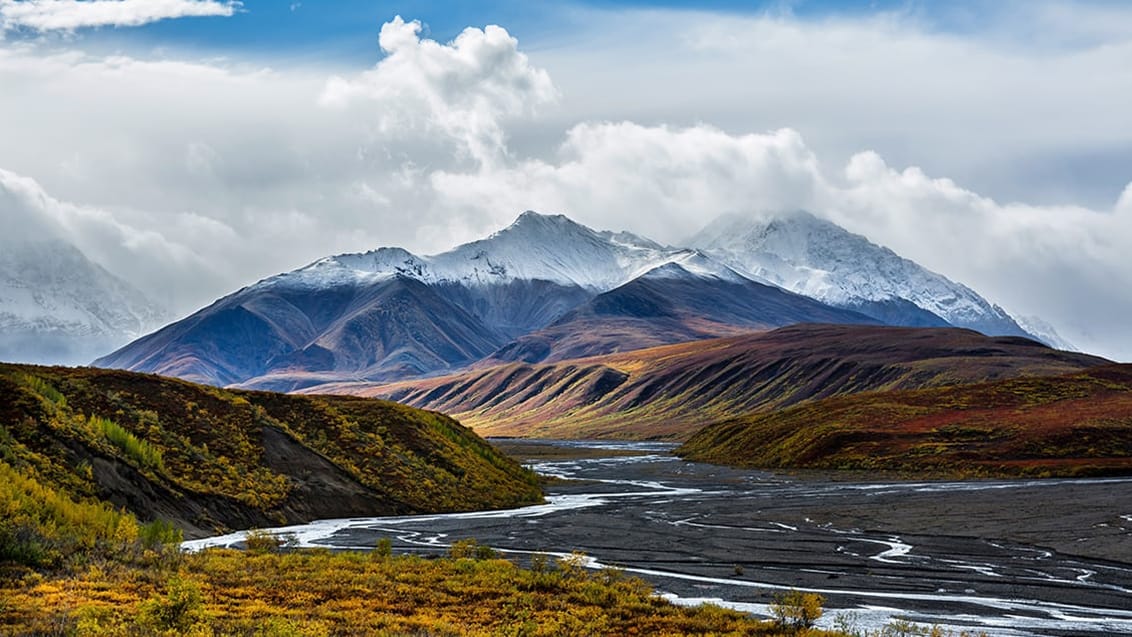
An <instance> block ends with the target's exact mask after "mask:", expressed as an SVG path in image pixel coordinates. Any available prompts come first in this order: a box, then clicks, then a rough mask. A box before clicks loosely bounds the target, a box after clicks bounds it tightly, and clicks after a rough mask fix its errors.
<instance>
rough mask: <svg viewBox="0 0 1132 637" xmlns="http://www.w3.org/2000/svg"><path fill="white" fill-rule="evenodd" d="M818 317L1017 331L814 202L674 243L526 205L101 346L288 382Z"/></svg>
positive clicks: (198, 369) (963, 291)
mask: <svg viewBox="0 0 1132 637" xmlns="http://www.w3.org/2000/svg"><path fill="white" fill-rule="evenodd" d="M949 321H950V323H949ZM807 322H808V323H815V322H819V323H866V324H895V325H913V326H918V325H922V326H948V325H950V324H952V323H954V324H956V325H962V326H966V327H973V328H975V329H978V330H979V331H983V332H987V333H994V334H1023V333H1024V332H1022V330H1021V328H1019V327H1018V326H1017V324H1015V323H1014V322H1013V321H1012V320H1011V319H1010V318H1009V317H1008V316H1007V315H1006V314H1005V313H1004V312H1002V310H1000V309H999V308H997V307H995V306H993V305H991V304H989V303H987V302H986V301H985V300H983V299H982V297H980V296H978V295H977V294H975V293H974V292H973V291H971V290H970V289H968V288H966V287H964V286H962V285H959V284H956V283H953V282H951V281H948V280H947V279H946V278H944V277H942V276H940V275H938V274H934V273H931V272H928V271H927V270H924V269H923V268H921V267H920V266H918V265H916V264H915V263H913V262H911V261H908V260H906V259H902V258H900V257H899V256H897V255H895V254H894V253H892V252H891V251H889V250H886V249H884V248H881V247H879V246H876V245H874V244H872V243H869V242H868V240H866V239H865V238H864V237H859V236H857V235H852V234H850V233H848V232H845V231H844V230H842V229H841V228H839V227H837V226H835V225H833V224H830V223H828V222H823V221H820V220H818V219H816V218H814V217H812V216H810V215H806V214H804V213H800V214H797V215H792V216H788V217H784V218H782V219H779V220H775V221H770V222H766V223H762V224H761V225H760V224H757V223H752V222H750V221H749V220H740V219H732V220H729V221H725V222H719V223H717V224H715V225H713V226H712V227H711V228H709V229H707V230H705V232H704V233H703V234H702V235H701V236H700V237H699V238H697V240H696V242H695V245H694V246H693V247H692V248H679V247H670V246H664V245H660V244H658V243H656V242H654V241H651V240H649V239H646V238H643V237H640V236H637V235H633V234H630V233H624V232H622V233H612V232H599V231H595V230H592V229H590V228H587V227H585V226H583V225H581V224H578V223H575V222H573V221H571V220H570V219H568V218H566V217H564V216H561V215H553V216H550V215H541V214H538V213H535V212H529V211H528V212H525V213H523V214H522V215H521V216H520V217H519V218H518V219H517V220H516V221H515V222H514V223H512V224H511V225H510V226H508V227H506V228H504V229H502V230H500V231H498V232H496V233H494V234H492V235H491V236H489V237H487V238H485V239H481V240H478V241H473V242H471V243H467V244H464V245H461V246H458V247H456V248H454V249H452V250H450V251H448V252H444V253H440V254H435V255H427V256H420V255H415V254H412V253H410V252H408V251H406V250H404V249H401V248H381V249H377V250H372V251H369V252H364V253H357V254H343V255H338V256H333V257H327V258H324V259H320V260H318V261H315V262H314V263H312V264H310V265H308V266H305V267H303V268H299V269H297V270H294V271H292V272H287V273H283V274H279V275H276V276H273V277H270V278H267V279H264V280H263V281H260V282H258V283H256V284H253V285H251V286H249V287H246V288H244V289H242V290H239V291H237V292H235V293H233V294H231V295H229V296H227V297H224V298H222V299H220V300H218V301H216V302H215V303H213V304H212V305H210V306H209V307H206V308H204V309H202V310H200V311H198V312H197V313H195V314H193V315H192V316H189V317H188V318H186V319H184V320H182V321H178V322H177V323H174V324H172V325H169V326H167V327H166V328H164V329H162V330H160V331H158V332H156V333H154V334H151V335H148V336H146V337H143V338H141V339H139V340H137V341H135V342H133V343H131V344H129V345H127V346H126V347H123V348H121V349H120V350H118V351H116V352H114V353H113V354H111V355H108V356H106V357H104V358H102V359H99V360H98V361H96V362H95V363H96V364H97V365H101V366H104V367H120V368H125V369H131V370H135V371H145V372H153V373H158V374H165V375H172V376H179V377H182V378H186V379H189V380H194V381H199V382H206V383H212V384H218V385H240V386H245V387H255V388H260V389H276V390H293V389H298V388H301V387H307V386H310V385H314V384H319V383H322V382H328V381H337V380H344V379H347V380H370V381H389V380H396V379H403V378H409V377H414V376H417V377H419V376H426V375H435V374H440V373H449V372H452V371H456V370H459V369H463V368H466V367H468V366H470V365H473V364H477V362H482V363H483V364H489V363H490V362H492V361H507V360H524V361H528V362H530V361H534V360H544V359H555V360H559V359H562V358H563V357H578V356H590V355H596V354H602V353H608V352H611V351H624V350H626V349H631V348H633V347H644V346H646V345H657V344H665V343H674V342H681V341H687V340H694V339H699V338H708V337H711V336H721V335H731V334H736V333H740V332H745V331H750V330H752V329H769V328H774V327H780V326H783V325H789V324H793V323H807Z"/></svg>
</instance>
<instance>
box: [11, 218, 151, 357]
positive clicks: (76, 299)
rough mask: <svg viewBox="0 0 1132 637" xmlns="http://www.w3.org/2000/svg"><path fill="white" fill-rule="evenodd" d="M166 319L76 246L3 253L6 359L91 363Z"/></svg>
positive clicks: (22, 246) (37, 245) (32, 246)
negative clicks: (96, 357) (97, 357)
mask: <svg viewBox="0 0 1132 637" xmlns="http://www.w3.org/2000/svg"><path fill="white" fill-rule="evenodd" d="M164 319H165V312H164V310H163V309H161V308H160V307H159V306H157V305H156V304H155V303H153V302H152V301H150V300H149V299H147V298H146V297H145V295H143V294H142V293H141V292H140V291H138V290H137V289H135V288H134V287H132V286H131V285H129V284H128V283H126V282H125V281H123V280H121V279H119V278H118V277H116V276H114V275H113V274H111V273H109V272H107V271H106V270H105V269H103V268H102V267H101V266H99V265H98V264H96V263H94V262H92V261H90V260H89V259H88V258H87V257H86V255H84V254H83V253H82V252H81V251H79V249H78V248H76V247H75V246H73V245H71V244H70V243H67V242H65V241H62V240H55V239H53V240H43V241H29V242H22V243H21V242H6V243H5V245H4V249H3V250H2V251H0V359H3V360H9V361H20V362H39V363H64V364H77V363H87V362H89V361H90V360H91V359H92V358H94V357H95V356H97V355H99V354H104V353H105V352H107V351H109V350H110V349H112V348H114V347H117V346H119V345H121V344H122V343H124V342H126V341H128V340H130V339H133V338H137V337H138V336H140V335H142V334H144V333H146V332H148V331H149V330H151V329H153V328H155V327H158V326H159V325H160V323H161V322H162V321H163V320H164Z"/></svg>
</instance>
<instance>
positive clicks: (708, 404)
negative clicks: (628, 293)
mask: <svg viewBox="0 0 1132 637" xmlns="http://www.w3.org/2000/svg"><path fill="white" fill-rule="evenodd" d="M1108 362H1109V361H1106V360H1104V359H1101V358H1097V357H1094V356H1088V355H1084V354H1077V353H1072V352H1062V351H1058V350H1054V349H1050V348H1049V347H1046V346H1045V345H1042V344H1040V343H1037V342H1035V341H1031V340H1028V339H1024V338H1019V337H988V336H983V335H982V334H979V333H977V332H974V331H972V330H964V329H957V328H899V327H878V326H859V325H857V326H855V325H793V326H790V327H784V328H780V329H777V330H774V331H770V332H765V333H760V334H749V335H746V336H738V337H731V338H721V339H711V340H705V341H697V342H693V343H684V344H679V345H670V346H664V347H657V348H652V349H646V350H639V351H633V352H626V353H621V354H614V355H608V356H601V357H593V358H585V359H577V360H569V361H562V362H558V363H552V364H537V365H529V364H517V363H516V364H507V365H500V366H496V367H491V368H487V369H477V370H473V371H469V372H465V373H462V374H456V375H452V376H444V377H439V378H429V379H422V380H417V381H406V382H402V383H393V384H387V385H378V386H375V385H373V384H366V383H337V384H328V385H323V386H319V387H315V388H312V389H310V390H307V391H310V392H312V393H323V392H325V393H350V394H357V395H364V396H377V397H383V398H388V399H391V400H396V401H398V402H403V403H405V404H409V405H413V406H417V407H422V408H427V409H435V410H438V411H442V412H445V413H449V414H452V415H453V416H454V417H456V418H459V419H460V420H461V422H464V423H466V424H468V425H469V426H471V427H473V428H474V429H475V430H476V431H477V432H478V433H480V434H482V435H490V436H525V437H535V438H540V437H541V438H582V437H597V438H601V437H608V438H638V439H683V438H686V437H688V436H690V435H691V434H692V432H694V431H696V430H697V429H699V428H700V427H703V426H705V425H708V424H711V423H715V422H718V421H720V420H723V419H726V418H729V417H734V416H740V415H746V414H749V413H752V412H758V411H770V410H775V409H782V408H784V407H788V406H790V405H794V404H796V403H800V402H803V401H807V400H814V399H820V398H826V397H829V396H835V395H840V394H849V393H856V392H864V391H875V390H883V389H913V388H920V387H933V386H942V385H956V384H962V383H971V382H977V381H984V380H992V379H1000V378H1011V377H1015V376H1036V375H1057V374H1062V373H1067V372H1073V371H1079V370H1081V369H1085V368H1088V367H1092V366H1096V365H1101V364H1105V363H1108Z"/></svg>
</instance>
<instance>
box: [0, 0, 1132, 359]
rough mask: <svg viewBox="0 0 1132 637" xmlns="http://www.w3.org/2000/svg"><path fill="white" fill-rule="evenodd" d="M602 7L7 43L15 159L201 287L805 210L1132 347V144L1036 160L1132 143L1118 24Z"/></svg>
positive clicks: (95, 232) (215, 290)
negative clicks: (207, 34)
mask: <svg viewBox="0 0 1132 637" xmlns="http://www.w3.org/2000/svg"><path fill="white" fill-rule="evenodd" d="M2 1H3V0H0V2H2ZM1129 15H1130V16H1132V13H1130V14H1129ZM596 17H597V18H605V19H595V20H591V21H588V22H587V23H586V27H585V28H586V29H589V31H587V35H588V36H589V37H586V38H577V42H574V41H571V42H570V43H568V44H563V45H561V46H559V47H546V48H541V49H539V50H538V52H537V54H536V53H532V54H530V57H528V55H527V54H525V53H523V52H522V51H521V50H520V48H519V46H518V44H517V42H516V40H515V39H514V38H513V37H512V36H511V35H510V34H509V33H508V32H507V31H505V30H503V29H502V28H498V27H487V28H484V29H482V30H480V29H468V30H466V31H464V32H463V33H462V34H461V35H459V36H458V37H457V38H456V39H454V40H453V41H452V42H449V43H439V42H435V41H432V40H429V39H427V38H422V37H421V27H420V25H419V24H418V23H415V22H405V21H403V20H399V19H398V20H394V21H392V22H390V23H389V24H387V25H385V27H383V29H382V33H381V42H380V43H381V46H382V48H383V50H384V51H385V52H386V56H385V57H384V58H383V59H382V60H381V61H379V62H378V63H377V64H376V65H375V66H374V67H373V68H371V69H369V70H366V71H364V72H360V73H349V72H343V71H342V70H335V71H333V72H332V71H328V70H317V69H316V70H311V69H306V70H301V71H300V70H289V69H275V70H268V69H263V68H259V67H242V66H240V65H238V64H233V63H227V64H224V63H216V62H209V63H201V62H191V61H184V60H142V59H138V58H135V57H129V56H118V57H96V56H90V55H86V54H83V53H78V52H74V51H61V52H60V51H48V50H45V49H43V48H42V47H41V46H40V45H27V44H24V45H14V44H13V45H9V46H0V86H3V87H4V99H3V100H0V139H3V140H4V143H3V144H0V167H3V168H7V169H9V170H11V171H14V173H18V174H19V175H26V176H30V177H34V179H35V181H34V182H29V181H27V180H24V181H22V182H20V183H23V184H24V186H23V187H22V188H23V190H21V192H24V193H25V194H23V195H20V197H22V198H21V199H19V201H23V202H37V201H38V202H40V203H38V204H35V205H32V203H27V210H35V211H39V212H38V213H37V214H40V215H41V216H42V217H43V218H46V219H50V220H52V221H51V223H50V224H47V225H46V226H44V227H45V228H54V229H56V230H59V229H61V230H60V231H62V232H66V233H67V236H68V237H72V238H73V239H75V240H76V241H77V242H82V245H81V247H83V248H84V249H87V250H89V251H91V256H92V257H93V258H95V259H96V260H98V261H100V262H101V263H102V264H103V265H105V266H107V267H108V268H109V269H111V270H112V271H114V272H116V273H118V274H120V275H123V276H125V277H127V278H129V279H131V280H132V281H133V282H134V283H136V284H138V285H139V286H140V287H142V288H143V289H144V290H146V291H148V292H150V293H151V294H153V293H156V294H157V295H158V296H161V293H162V292H163V291H164V292H166V293H167V294H169V295H173V298H172V299H171V300H173V301H174V302H175V304H176V307H177V309H178V310H179V311H189V310H192V309H195V308H196V307H199V306H200V305H203V304H205V303H207V302H209V301H211V300H212V299H214V298H216V297H218V296H220V295H222V294H225V293H228V292H230V291H232V290H234V289H236V288H238V287H240V286H242V285H245V284H247V283H249V282H251V281H253V280H255V279H256V278H259V277H262V276H267V275H270V274H273V273H275V272H279V271H283V270H287V269H290V268H294V267H297V266H299V265H302V264H304V263H306V262H309V261H312V260H314V259H316V258H319V257H321V256H325V255H327V254H332V253H336V252H344V251H357V250H365V249H371V248H374V247H377V246H381V245H404V246H405V247H407V248H409V249H412V250H414V251H417V252H423V253H428V252H432V251H439V250H443V249H446V248H447V247H449V246H451V245H452V244H454V243H456V242H458V241H466V240H470V239H472V238H476V237H478V236H482V235H483V234H486V233H487V232H489V231H491V230H494V229H496V228H498V227H499V226H500V225H501V224H504V223H507V222H509V221H511V220H512V219H513V218H514V216H515V215H516V214H517V213H518V212H520V211H521V210H524V209H527V208H534V209H540V210H544V211H547V212H563V213H567V214H570V215H572V216H574V217H575V218H577V219H578V220H579V221H582V222H584V223H587V224H589V225H592V226H595V227H599V228H610V229H622V228H624V229H630V230H634V231H637V232H640V233H642V234H646V235H649V236H654V237H655V238H657V239H659V240H663V241H679V240H680V239H682V238H683V237H684V236H686V235H687V234H690V233H691V232H693V231H694V230H696V229H698V228H699V227H700V226H701V225H702V224H703V223H705V222H706V221H708V220H709V219H710V218H712V217H714V216H715V215H717V214H720V213H723V212H743V211H758V210H763V209H770V210H774V209H781V208H794V207H802V208H808V209H811V210H813V211H814V212H817V213H819V214H824V215H826V216H828V217H830V218H831V219H832V220H834V221H836V222H838V223H841V224H843V225H845V226H846V227H848V228H849V229H851V230H853V231H856V232H860V233H862V234H865V235H867V236H869V237H871V238H873V239H874V240H876V241H878V242H880V243H884V244H886V245H889V246H890V247H892V248H893V249H895V250H897V251H898V252H900V253H901V254H904V255H905V256H908V257H910V258H913V259H915V260H917V261H920V262H921V263H923V264H924V265H926V266H928V267H930V268H933V269H935V270H938V271H940V272H942V273H944V274H946V275H948V276H950V277H952V278H955V279H957V280H960V281H962V282H964V283H967V284H969V285H971V286H972V287H974V288H975V289H976V290H978V291H980V292H981V293H983V294H985V295H986V296H987V297H988V298H990V299H991V300H993V301H996V302H999V303H1002V304H1003V305H1004V306H1005V307H1007V309H1009V310H1011V311H1013V312H1018V313H1019V314H1024V315H1038V316H1041V317H1042V318H1044V319H1046V320H1048V321H1049V322H1051V323H1053V324H1054V325H1055V326H1056V327H1057V328H1058V329H1059V330H1060V331H1062V332H1063V335H1064V336H1066V337H1067V338H1068V339H1069V340H1071V341H1074V342H1076V343H1077V344H1078V345H1081V346H1083V347H1086V348H1089V349H1092V350H1094V351H1098V352H1101V353H1105V354H1108V355H1110V356H1117V357H1120V358H1123V359H1128V360H1132V344H1130V343H1129V342H1128V340H1127V337H1126V327H1125V325H1124V323H1126V320H1123V318H1122V317H1127V316H1129V315H1132V299H1130V296H1132V295H1129V294H1128V293H1127V291H1126V290H1129V289H1132V274H1130V272H1129V269H1128V268H1127V267H1126V263H1127V255H1128V254H1132V185H1130V186H1129V187H1128V188H1127V189H1126V188H1125V186H1126V185H1128V181H1129V179H1130V178H1132V174H1127V171H1126V166H1127V165H1129V164H1128V163H1124V164H1120V162H1119V161H1116V160H1113V161H1111V162H1109V163H1108V164H1098V165H1097V169H1096V170H1093V167H1094V165H1093V164H1089V165H1085V166H1076V174H1082V175H1084V176H1085V177H1089V176H1091V175H1093V174H1094V173H1098V174H1099V173H1104V174H1108V175H1109V177H1107V178H1106V179H1107V180H1106V181H1104V182H1099V181H1098V182H1096V183H1092V182H1089V183H1085V184H1083V185H1082V186H1081V188H1083V189H1085V188H1088V189H1091V190H1088V192H1089V193H1091V194H1089V195H1088V196H1083V195H1080V192H1078V191H1077V190H1071V191H1068V194H1067V195H1066V197H1064V199H1065V200H1067V201H1071V202H1075V203H1074V204H1072V205H1068V204H1066V205H1062V204H1057V203H1056V202H1055V203H1048V202H1047V204H1045V205H1043V204H1042V203H1041V201H1042V200H1043V198H1045V195H1046V194H1048V193H1049V192H1050V191H1048V190H1046V189H1047V188H1048V187H1049V184H1048V183H1046V182H1047V181H1057V180H1056V179H1052V180H1046V179H1043V178H1040V177H1035V176H1033V175H1032V174H1030V172H1028V170H1030V169H1027V168H1026V167H1027V166H1030V167H1031V168H1032V167H1033V166H1035V164H1033V163H1028V162H1033V161H1035V158H1038V159H1040V158H1043V157H1044V158H1054V159H1051V160H1050V161H1051V162H1054V163H1049V164H1041V165H1042V166H1047V169H1048V170H1051V171H1054V173H1055V175H1061V174H1062V172H1064V173H1065V174H1070V173H1073V172H1074V171H1070V170H1065V171H1061V170H1060V169H1059V168H1058V167H1059V166H1060V164H1057V163H1056V161H1054V160H1057V161H1075V160H1074V159H1073V158H1076V157H1080V156H1088V155H1089V154H1090V153H1096V152H1100V151H1104V150H1105V149H1109V148H1115V149H1117V151H1118V154H1117V155H1115V157H1116V158H1117V159H1119V158H1120V157H1121V155H1119V150H1120V149H1121V148H1128V149H1132V131H1130V129H1128V127H1127V126H1125V125H1124V123H1125V122H1126V120H1127V113H1126V112H1125V111H1126V110H1127V109H1126V108H1124V105H1125V104H1128V103H1129V100H1130V99H1132V92H1130V89H1129V86H1132V83H1130V80H1132V75H1130V74H1132V71H1130V70H1129V67H1128V66H1127V64H1126V61H1127V59H1129V53H1132V43H1130V42H1129V41H1127V40H1125V39H1121V37H1122V36H1119V34H1115V35H1114V34H1113V33H1110V32H1108V31H1104V30H1097V29H1094V28H1092V27H1089V28H1088V33H1089V37H1090V38H1092V39H1093V40H1090V42H1093V41H1096V42H1099V44H1096V45H1095V46H1094V45H1093V44H1085V45H1081V44H1078V45H1074V46H1073V47H1069V48H1065V45H1064V44H1061V45H1059V48H1057V49H1056V50H1042V51H1039V52H1036V53H1027V52H1026V51H1023V50H1021V49H1018V48H1017V44H1016V43H1010V45H1009V46H1005V45H1004V46H997V45H995V44H994V43H988V42H987V41H985V40H980V39H978V38H974V39H967V40H965V39H964V38H962V37H960V36H957V35H954V34H952V35H945V34H940V33H936V32H931V31H925V30H923V29H921V28H919V27H918V26H917V25H916V24H914V23H908V22H906V21H903V19H902V18H899V17H887V18H885V19H883V20H880V21H869V20H840V19H838V20H833V19H831V20H827V21H822V22H815V23H809V22H804V21H799V20H794V19H789V18H776V17H766V18H757V19H756V18H751V19H737V18H729V19H727V20H724V19H722V18H720V17H719V16H715V15H712V14H706V13H670V12H653V13H648V14H637V13H626V14H618V15H617V16H616V17H617V19H611V18H610V16H609V15H598V16H596ZM626 24H628V25H630V26H629V27H626V26H624V25H626ZM610 25H614V26H612V27H611V26H610ZM627 28H632V29H636V30H635V31H634V32H633V35H635V36H639V37H625V36H626V29H627ZM1081 28H1084V27H1081ZM658 33H663V34H673V33H675V34H677V37H675V38H673V37H670V36H668V35H665V37H664V38H663V39H662V38H660V37H659V36H657V35H656V34H658ZM551 76H553V78H554V81H553V82H551V79H550V78H551ZM328 78H329V79H328ZM762 131H770V132H762ZM865 149H873V150H872V151H867V152H862V151H864V150H865ZM1130 153H1132V151H1130ZM1130 156H1132V154H1130ZM1041 161H1045V160H1041ZM906 166H911V167H909V168H905V167H906ZM917 166H918V167H917ZM1106 166H1107V169H1105V167H1106ZM1113 166H1115V167H1113ZM1121 166H1124V167H1125V168H1121ZM897 167H899V168H897ZM1102 169H1103V170H1102ZM1041 174H1043V175H1044V174H1047V173H1041ZM1112 174H1115V175H1116V177H1112V176H1111V175H1112ZM940 175H948V176H949V177H951V179H944V178H940V177H939V176H940ZM9 177H10V178H9V179H8V180H7V181H6V183H7V184H8V186H7V187H8V189H9V190H8V191H5V190H3V189H0V207H4V206H11V205H14V204H12V203H11V202H13V201H16V199H15V195H13V194H12V192H15V191H16V190H17V188H16V186H13V185H12V184H13V183H16V182H15V181H13V179H14V176H13V175H11V174H9ZM1015 178H1018V179H1020V180H1021V181H1020V182H1019V183H1021V184H1023V185H1026V186H1029V187H1030V190H1026V189H1017V188H1015V186H1016V184H1014V182H1013V181H1012V180H1013V179H1015ZM1114 180H1115V181H1114ZM28 183H31V184H34V187H29V186H28ZM1062 183H1070V182H1068V181H1065V180H1063V181H1062ZM1072 183H1075V182H1072ZM1098 184H1099V185H1098ZM1121 190H1123V191H1124V194H1123V195H1121V196H1119V203H1116V204H1115V205H1113V202H1114V201H1117V200H1118V195H1119V193H1120V192H1121ZM1015 191H1017V192H1020V193H1021V195H1018V196H1015V195H1011V194H1010V193H1012V192H1015ZM1031 191H1032V193H1033V194H1032V196H1031ZM29 193H30V194H29ZM47 193H50V195H48V194H47ZM1003 193H1007V194H1003ZM1096 193H1100V195H1097V194H1096ZM1052 199H1054V200H1056V199H1058V198H1057V197H1053V198H1052ZM1010 201H1021V202H1028V203H1004V202H1010ZM68 202H74V203H68ZM21 205H24V204H21ZM25 212H26V211H25ZM52 224H53V225H52ZM161 298H168V297H166V296H162V297H161Z"/></svg>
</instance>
